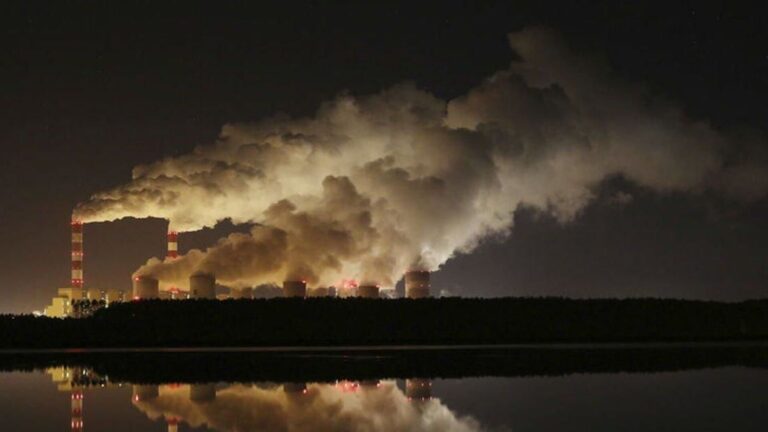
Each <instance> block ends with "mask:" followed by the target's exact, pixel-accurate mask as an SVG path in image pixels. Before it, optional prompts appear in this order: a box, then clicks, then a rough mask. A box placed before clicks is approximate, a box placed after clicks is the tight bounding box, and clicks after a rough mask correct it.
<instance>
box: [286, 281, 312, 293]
mask: <svg viewBox="0 0 768 432" xmlns="http://www.w3.org/2000/svg"><path fill="white" fill-rule="evenodd" d="M306 296H307V283H306V282H305V281H284V282H283V297H306Z"/></svg>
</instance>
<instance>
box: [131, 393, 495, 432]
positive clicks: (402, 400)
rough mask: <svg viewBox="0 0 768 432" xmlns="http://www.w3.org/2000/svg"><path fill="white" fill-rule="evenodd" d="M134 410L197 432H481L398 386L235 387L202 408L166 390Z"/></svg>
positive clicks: (470, 420) (436, 403)
mask: <svg viewBox="0 0 768 432" xmlns="http://www.w3.org/2000/svg"><path fill="white" fill-rule="evenodd" d="M134 406H136V407H137V408H138V409H139V410H141V411H142V412H144V413H145V414H146V415H147V416H148V417H149V418H151V419H154V420H158V419H160V418H176V419H181V420H182V421H183V422H184V423H187V424H189V425H190V426H191V427H193V428H200V427H202V426H206V427H207V428H210V429H213V430H217V431H256V430H264V431H267V430H268V431H286V432H288V431H370V432H377V431H382V432H383V431H414V432H431V431H435V432H437V431H447V432H479V431H480V430H482V429H481V427H480V426H479V424H478V423H477V421H476V420H474V419H473V418H470V417H463V418H460V417H457V416H456V414H454V413H453V412H452V411H451V410H449V409H448V408H447V407H446V406H445V405H443V404H442V403H440V401H439V400H437V399H431V400H427V401H412V400H409V399H408V398H407V397H406V396H405V394H403V392H402V391H400V390H399V389H398V388H397V387H396V386H395V385H394V383H393V382H382V383H381V385H380V386H379V387H374V388H370V389H366V388H359V389H358V390H357V391H355V392H348V391H344V390H343V389H340V388H339V387H337V386H335V385H332V384H311V385H309V386H308V387H307V389H306V392H298V393H288V392H285V391H284V390H283V388H282V387H277V388H274V389H263V388H259V387H249V386H243V385H233V386H231V387H228V388H226V389H222V390H219V391H218V392H217V393H216V397H215V399H213V400H211V401H206V402H202V403H196V402H193V401H191V400H190V398H189V387H188V386H181V387H179V388H175V389H172V388H168V387H163V388H162V389H161V391H160V395H159V396H158V397H156V398H154V399H151V400H148V401H140V402H138V401H135V402H134Z"/></svg>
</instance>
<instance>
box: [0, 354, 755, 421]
mask: <svg viewBox="0 0 768 432" xmlns="http://www.w3.org/2000/svg"><path fill="white" fill-rule="evenodd" d="M764 350H765V349H764V348H748V349H744V350H742V351H740V352H739V351H738V350H736V351H733V349H731V348H728V349H727V352H729V353H730V354H728V355H726V351H723V350H722V349H720V348H718V349H717V350H711V349H709V350H708V349H685V350H678V349H672V348H670V349H666V350H665V349H660V348H657V347H656V348H647V349H645V350H640V351H636V350H635V351H633V350H631V349H630V350H629V351H627V349H624V348H614V349H610V350H604V351H600V352H595V351H594V350H585V349H583V348H581V349H564V348H558V349H552V350H549V352H548V353H546V354H542V353H540V352H539V353H536V352H535V350H534V352H531V351H530V350H526V349H509V350H500V351H495V350H485V351H479V352H478V351H470V352H462V353H460V354H457V353H451V352H446V351H438V352H437V353H431V354H430V353H425V352H411V353H409V354H401V353H391V352H390V353H386V352H376V351H366V352H331V353H329V352H324V353H317V352H299V353H295V352H294V353H279V352H275V353H270V354H269V355H266V356H265V355H263V354H253V353H249V354H243V353H240V354H238V353H231V352H230V353H207V354H205V355H202V356H201V355H200V354H199V353H198V354H194V353H187V354H180V353H176V354H168V353H166V354H164V355H162V356H158V354H157V353H155V354H152V353H134V354H133V355H127V354H119V353H110V354H108V355H107V354H101V355H96V356H89V355H83V354H82V353H81V354H77V355H74V356H73V355H65V354H46V355H45V356H41V355H32V356H24V355H19V354H14V355H13V358H10V357H9V356H10V355H9V354H4V355H3V356H4V357H2V358H0V367H2V368H3V369H4V370H5V372H2V373H0V419H2V423H3V427H2V430H10V431H61V430H75V431H78V430H91V431H94V430H98V431H117V432H121V431H165V430H168V431H173V430H179V431H185V430H199V431H206V430H211V431H542V430H544V431H549V430H565V431H584V430H591V431H615V430H630V431H641V430H642V431H644V430H654V431H659V430H670V431H671V430H675V431H681V430H682V431H687V430H697V431H701V430H707V431H713V430H714V431H717V430H722V431H733V430H744V431H750V430H764V429H765V425H766V424H768V423H767V422H768V391H767V389H768V369H766V368H765V366H766V364H768V362H766V361H765V360H766V358H768V356H766V355H765V352H764ZM142 357H143V358H144V360H143V364H142V360H141V359H142ZM416 359H426V360H424V361H418V360H416ZM558 359H561V361H560V362H558ZM430 363H431V364H433V366H434V368H430V367H429V365H430ZM446 363H447V364H448V365H446ZM491 363H493V364H491ZM502 363H503V364H506V366H503V365H500V364H502ZM541 363H546V364H545V365H542V364H541ZM301 364H305V365H306V367H305V368H302V367H300V366H297V365H301ZM451 364H453V366H451ZM282 365H285V367H283V366H282ZM393 365H394V366H393ZM409 365H413V367H409ZM252 368H255V369H259V370H252ZM430 371H434V372H436V373H430ZM270 375H272V376H274V377H275V378H274V379H267V378H269V376H270ZM203 378H204V379H203ZM256 378H257V379H256ZM288 378H290V379H288Z"/></svg>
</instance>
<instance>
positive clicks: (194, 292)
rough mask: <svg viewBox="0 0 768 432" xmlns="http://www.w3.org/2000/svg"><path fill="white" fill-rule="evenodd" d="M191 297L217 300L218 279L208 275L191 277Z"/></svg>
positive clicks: (200, 274)
mask: <svg viewBox="0 0 768 432" xmlns="http://www.w3.org/2000/svg"><path fill="white" fill-rule="evenodd" d="M189 297H190V298H193V299H215V298H216V277H214V276H213V275H211V274H207V273H195V274H193V275H192V276H190V277H189Z"/></svg>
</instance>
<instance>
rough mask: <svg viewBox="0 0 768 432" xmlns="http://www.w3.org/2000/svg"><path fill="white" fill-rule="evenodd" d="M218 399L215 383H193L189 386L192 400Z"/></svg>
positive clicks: (199, 401) (206, 400) (209, 400)
mask: <svg viewBox="0 0 768 432" xmlns="http://www.w3.org/2000/svg"><path fill="white" fill-rule="evenodd" d="M215 399H216V386H215V385H213V384H192V385H191V386H190V387H189V400H191V401H192V402H198V403H201V402H211V401H213V400H215Z"/></svg>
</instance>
